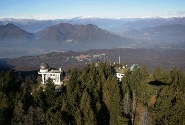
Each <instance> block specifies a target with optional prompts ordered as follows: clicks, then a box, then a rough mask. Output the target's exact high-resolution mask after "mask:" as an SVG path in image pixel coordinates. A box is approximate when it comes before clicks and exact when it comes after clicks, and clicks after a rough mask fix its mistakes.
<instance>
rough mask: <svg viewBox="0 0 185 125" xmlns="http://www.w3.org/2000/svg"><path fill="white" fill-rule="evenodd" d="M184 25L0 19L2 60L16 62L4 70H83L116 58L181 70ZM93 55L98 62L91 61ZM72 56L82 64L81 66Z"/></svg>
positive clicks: (174, 21)
mask: <svg viewBox="0 0 185 125" xmlns="http://www.w3.org/2000/svg"><path fill="white" fill-rule="evenodd" d="M184 20H185V18H167V19H165V18H151V19H147V18H146V19H126V18H125V19H103V18H73V19H60V20H29V19H22V20H18V19H3V20H1V21H0V24H1V26H0V57H1V58H12V57H13V58H15V57H16V58H15V59H8V62H7V65H11V66H13V67H15V69H17V70H35V69H37V68H38V66H39V64H40V63H41V62H47V63H49V64H50V65H51V66H53V67H57V66H62V67H74V66H78V65H80V66H81V65H84V64H85V63H88V62H91V61H94V62H95V61H96V60H102V59H103V58H105V59H104V61H111V62H117V61H118V56H119V55H120V56H121V60H122V62H123V63H126V64H128V65H131V64H133V63H137V64H139V65H147V67H148V68H149V70H152V69H153V68H155V67H156V66H158V65H160V66H162V67H163V68H164V69H170V68H171V67H178V68H182V69H183V70H184V69H185V67H184V62H185V61H184V60H183V57H184V54H185V52H184V51H185V35H184V33H185V23H184ZM121 48H122V49H121ZM88 50H89V51H88ZM43 54H44V55H43ZM96 54H97V55H101V56H97V57H96V58H94V57H93V55H96ZM102 54H103V56H104V57H102ZM21 56H24V57H21ZM76 56H82V57H83V56H84V58H83V59H82V60H80V61H79V60H78V59H76V58H77V57H76ZM18 57H20V58H18ZM79 58H80V57H79ZM102 61H103V60H102Z"/></svg>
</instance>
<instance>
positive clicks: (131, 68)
mask: <svg viewBox="0 0 185 125" xmlns="http://www.w3.org/2000/svg"><path fill="white" fill-rule="evenodd" d="M135 67H136V68H138V69H139V65H138V64H133V65H132V66H131V67H130V71H134V68H135Z"/></svg>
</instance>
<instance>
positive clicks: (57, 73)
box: [38, 59, 139, 91]
mask: <svg viewBox="0 0 185 125" xmlns="http://www.w3.org/2000/svg"><path fill="white" fill-rule="evenodd" d="M98 63H99V61H98V62H97V63H96V66H98ZM135 66H137V67H139V66H138V65H137V64H133V65H132V66H131V67H129V68H128V67H127V65H124V66H121V65H120V59H119V65H118V66H117V67H115V72H114V74H115V76H116V77H117V80H118V81H119V82H121V80H122V78H123V76H124V74H125V72H126V71H127V70H128V69H129V70H130V71H133V70H134V67H135ZM38 74H40V75H41V76H42V81H41V86H42V87H43V88H44V87H45V85H46V83H47V81H48V79H50V80H51V81H52V82H53V83H54V85H55V89H56V90H59V91H60V89H61V88H62V86H63V85H64V80H65V76H64V74H65V73H64V71H63V70H62V68H58V69H51V68H50V67H49V65H48V64H47V63H41V64H40V69H39V71H38Z"/></svg>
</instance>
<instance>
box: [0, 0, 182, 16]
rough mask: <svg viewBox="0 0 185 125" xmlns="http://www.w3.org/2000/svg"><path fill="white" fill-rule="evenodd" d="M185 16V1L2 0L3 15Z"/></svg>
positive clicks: (0, 0) (1, 14) (0, 2)
mask: <svg viewBox="0 0 185 125" xmlns="http://www.w3.org/2000/svg"><path fill="white" fill-rule="evenodd" d="M156 16H159V17H177V16H184V17H185V0H0V18H34V19H35V18H37V19H54V18H58V19H60V18H73V17H102V18H103V17H106V18H120V17H156Z"/></svg>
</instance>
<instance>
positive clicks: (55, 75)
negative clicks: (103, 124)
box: [38, 63, 63, 86]
mask: <svg viewBox="0 0 185 125" xmlns="http://www.w3.org/2000/svg"><path fill="white" fill-rule="evenodd" d="M38 74H40V75H42V82H41V84H43V85H45V84H46V81H47V80H48V79H49V78H50V79H52V81H53V83H54V85H55V86H61V85H62V84H63V82H62V81H61V80H62V70H61V68H59V69H58V70H53V69H50V68H49V66H48V64H46V63H41V64H40V70H39V72H38Z"/></svg>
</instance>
